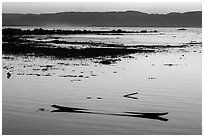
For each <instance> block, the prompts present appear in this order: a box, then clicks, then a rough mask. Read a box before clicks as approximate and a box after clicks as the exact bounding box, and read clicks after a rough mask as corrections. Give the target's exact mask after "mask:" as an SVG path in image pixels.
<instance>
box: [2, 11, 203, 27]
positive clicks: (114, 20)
mask: <svg viewBox="0 0 204 137" xmlns="http://www.w3.org/2000/svg"><path fill="white" fill-rule="evenodd" d="M2 25H3V26H8V25H21V26H45V25H69V26H100V27H106V26H115V27H202V11H193V12H185V13H175V12H174V13H169V14H147V13H143V12H139V11H124V12H122V11H120V12H60V13H49V14H12V13H3V14H2Z"/></svg>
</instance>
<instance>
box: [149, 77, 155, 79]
mask: <svg viewBox="0 0 204 137" xmlns="http://www.w3.org/2000/svg"><path fill="white" fill-rule="evenodd" d="M148 79H156V78H155V77H149V78H148Z"/></svg>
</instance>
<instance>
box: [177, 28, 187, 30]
mask: <svg viewBox="0 0 204 137" xmlns="http://www.w3.org/2000/svg"><path fill="white" fill-rule="evenodd" d="M178 30H186V29H185V28H180V29H178Z"/></svg>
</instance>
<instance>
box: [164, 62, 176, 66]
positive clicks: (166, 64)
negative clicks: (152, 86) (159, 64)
mask: <svg viewBox="0 0 204 137" xmlns="http://www.w3.org/2000/svg"><path fill="white" fill-rule="evenodd" d="M164 66H169V67H172V66H178V64H173V63H165V64H164Z"/></svg>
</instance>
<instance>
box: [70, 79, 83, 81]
mask: <svg viewBox="0 0 204 137" xmlns="http://www.w3.org/2000/svg"><path fill="white" fill-rule="evenodd" d="M70 81H71V82H81V81H82V80H81V79H71V80H70Z"/></svg>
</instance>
